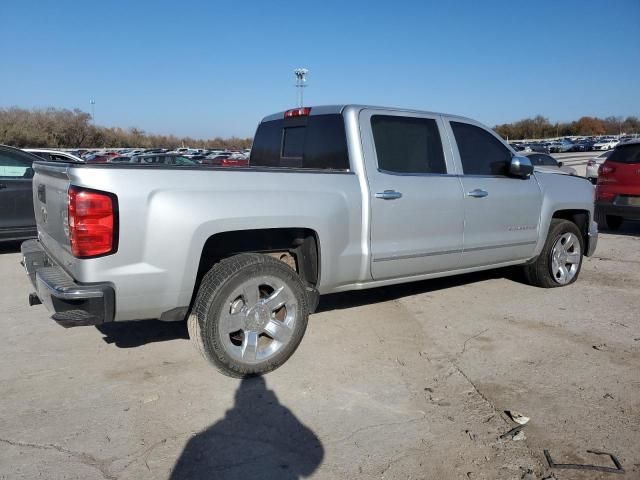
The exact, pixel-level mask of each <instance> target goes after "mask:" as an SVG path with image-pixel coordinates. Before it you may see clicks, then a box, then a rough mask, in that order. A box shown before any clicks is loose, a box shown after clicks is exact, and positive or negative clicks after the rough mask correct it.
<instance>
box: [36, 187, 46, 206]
mask: <svg viewBox="0 0 640 480" xmlns="http://www.w3.org/2000/svg"><path fill="white" fill-rule="evenodd" d="M38 200H40V202H42V203H47V187H46V186H45V185H42V184H40V185H38Z"/></svg>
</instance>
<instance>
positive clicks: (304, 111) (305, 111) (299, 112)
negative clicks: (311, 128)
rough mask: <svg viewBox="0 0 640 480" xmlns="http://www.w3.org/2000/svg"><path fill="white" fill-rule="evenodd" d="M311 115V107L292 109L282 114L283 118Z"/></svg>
mask: <svg viewBox="0 0 640 480" xmlns="http://www.w3.org/2000/svg"><path fill="white" fill-rule="evenodd" d="M310 113H311V107H300V108H293V109H291V110H287V111H286V112H284V118H293V117H308V116H309V114H310Z"/></svg>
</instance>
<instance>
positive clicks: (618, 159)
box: [596, 141, 640, 230]
mask: <svg viewBox="0 0 640 480" xmlns="http://www.w3.org/2000/svg"><path fill="white" fill-rule="evenodd" d="M626 219H629V220H640V141H632V142H627V143H624V144H622V145H618V146H617V147H616V148H615V150H614V151H613V153H611V155H610V156H609V158H607V159H606V160H605V162H604V163H603V164H602V165H600V168H599V169H598V185H597V187H596V221H597V222H598V224H599V225H600V226H604V227H608V228H609V229H611V230H616V229H618V228H619V227H620V225H622V222H623V221H624V220H626Z"/></svg>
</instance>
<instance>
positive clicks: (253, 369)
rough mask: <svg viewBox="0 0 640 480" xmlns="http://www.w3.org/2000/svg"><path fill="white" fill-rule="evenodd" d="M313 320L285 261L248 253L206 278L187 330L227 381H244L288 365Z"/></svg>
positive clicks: (226, 262) (217, 266) (229, 260)
mask: <svg viewBox="0 0 640 480" xmlns="http://www.w3.org/2000/svg"><path fill="white" fill-rule="evenodd" d="M280 304H282V305H280ZM308 317H309V313H308V307H307V295H306V293H305V287H304V284H303V282H302V280H301V279H300V277H299V276H298V274H297V273H296V272H295V271H294V270H292V269H291V268H290V267H289V266H288V265H286V264H285V263H283V262H281V261H280V260H276V259H274V258H272V257H269V256H266V255H261V254H257V253H247V254H241V255H235V256H233V257H229V258H227V259H224V260H222V261H221V262H219V263H217V264H215V265H214V266H213V267H212V268H211V270H209V272H207V274H206V275H205V276H204V278H203V279H202V283H201V284H200V288H199V290H198V294H197V296H196V301H195V304H194V308H193V312H192V314H191V315H190V316H189V319H188V321H187V325H188V329H189V337H190V338H191V340H192V341H193V343H194V345H195V347H196V349H197V350H199V351H200V353H201V354H202V356H203V357H204V358H205V359H207V360H208V361H209V362H210V363H211V364H212V365H213V366H214V367H216V368H217V369H218V370H219V371H220V372H221V373H223V374H225V375H227V376H230V377H236V378H244V377H250V376H255V375H260V374H264V373H268V372H270V371H272V370H275V369H276V368H278V367H279V366H281V365H282V364H283V363H284V362H285V361H287V359H289V357H290V356H291V355H293V353H294V352H295V350H296V348H298V345H300V342H301V341H302V337H303V336H304V333H305V331H306V329H307V322H308ZM236 327H237V329H236Z"/></svg>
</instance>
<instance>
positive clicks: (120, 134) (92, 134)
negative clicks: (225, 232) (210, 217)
mask: <svg viewBox="0 0 640 480" xmlns="http://www.w3.org/2000/svg"><path fill="white" fill-rule="evenodd" d="M495 130H496V131H497V132H498V133H499V134H500V135H501V136H502V137H504V138H508V139H512V140H517V139H525V138H527V139H529V138H549V137H563V136H573V135H607V134H608V135H617V134H619V133H627V134H638V133H640V119H638V117H635V116H632V117H626V118H623V117H607V118H597V117H582V118H580V119H579V120H577V121H574V122H568V123H567V122H565V123H551V122H550V121H549V119H548V118H546V117H543V116H542V115H538V116H536V117H533V118H525V119H524V120H520V121H518V122H515V123H505V124H502V125H497V126H496V127H495ZM251 142H252V139H250V138H236V137H232V138H220V137H216V138H213V139H209V140H202V139H195V138H191V137H182V138H180V137H176V136H175V135H153V134H149V133H146V132H144V131H143V130H140V129H138V128H129V129H126V130H125V129H122V128H119V127H113V128H107V127H100V126H96V125H93V124H92V122H91V115H89V114H88V113H86V112H83V111H81V110H78V109H75V110H66V109H58V108H47V109H34V110H27V109H24V108H18V107H11V108H0V144H5V145H14V146H16V147H21V148H25V147H48V148H80V147H99V148H109V147H141V148H151V147H162V148H176V147H180V146H183V145H184V146H189V147H197V148H232V149H242V148H248V147H250V146H251Z"/></svg>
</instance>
